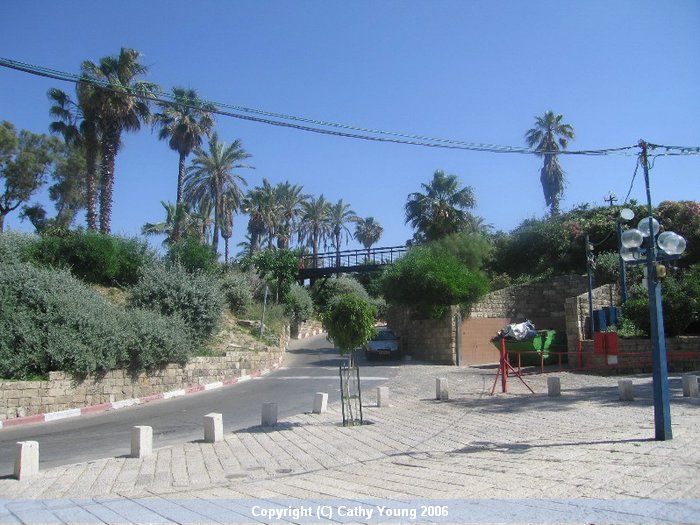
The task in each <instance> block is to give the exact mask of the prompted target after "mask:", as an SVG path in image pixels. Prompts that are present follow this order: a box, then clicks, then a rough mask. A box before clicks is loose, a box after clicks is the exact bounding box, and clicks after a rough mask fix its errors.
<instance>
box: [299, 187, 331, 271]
mask: <svg viewBox="0 0 700 525" xmlns="http://www.w3.org/2000/svg"><path fill="white" fill-rule="evenodd" d="M330 208H331V205H330V203H329V202H328V201H327V200H326V199H325V197H324V196H323V195H321V196H320V197H317V198H316V197H311V198H309V199H308V200H306V201H305V202H303V203H302V205H301V210H302V211H301V228H300V230H299V240H300V242H303V241H306V244H307V245H308V246H309V247H311V250H312V254H313V267H314V268H318V251H319V246H320V245H321V242H323V241H324V240H325V239H326V238H327V237H328V235H329V233H330V231H329V228H328V225H329V222H328V216H329V214H330Z"/></svg>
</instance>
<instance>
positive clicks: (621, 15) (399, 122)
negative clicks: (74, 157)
mask: <svg viewBox="0 0 700 525" xmlns="http://www.w3.org/2000/svg"><path fill="white" fill-rule="evenodd" d="M0 12H1V13H2V19H3V31H2V32H0V57H3V58H9V59H13V60H17V61H21V62H27V63H31V64H36V65H39V66H45V67H50V68H53V69H57V70H61V71H67V72H71V73H77V72H78V71H79V67H80V63H81V62H82V61H83V60H86V59H90V60H94V61H97V60H98V59H99V58H100V57H103V56H105V55H110V54H116V53H118V52H119V48H120V47H122V46H124V47H132V48H135V49H137V50H139V51H140V52H141V53H143V58H142V60H143V62H144V63H145V64H147V65H148V66H149V68H150V70H149V75H148V77H147V78H148V80H150V81H153V82H157V83H158V84H160V86H161V87H162V88H163V89H164V90H167V91H169V90H170V88H171V87H172V86H175V85H177V86H184V87H192V88H195V89H196V90H197V91H198V93H199V94H200V96H202V97H203V98H206V99H208V100H212V101H217V102H223V103H228V104H235V105H240V106H247V107H253V108H258V109H264V110H268V111H274V112H279V113H285V114H291V115H298V116H303V117H309V118H314V119H319V120H325V121H332V122H339V123H343V124H350V125H355V126H360V127H365V128H373V129H380V130H387V131H395V132H401V133H407V134H415V135H426V136H433V137H444V138H449V139H455V140H463V141H468V142H477V143H489V144H499V145H512V146H524V138H523V137H524V134H525V132H526V131H527V129H528V128H530V127H531V126H532V125H533V123H534V118H535V116H539V115H542V114H543V113H544V112H545V111H547V110H553V111H555V112H557V113H561V114H563V115H564V118H565V121H566V122H568V123H570V124H571V125H573V126H574V128H575V129H576V133H577V138H576V140H575V141H573V142H572V143H571V144H570V149H598V148H608V147H619V146H630V145H634V144H636V143H637V142H638V140H639V139H645V140H647V141H649V142H653V143H657V144H666V145H681V146H700V30H698V28H700V2H697V1H695V0H685V1H683V0H680V1H671V2H669V1H617V2H610V1H596V0H592V1H585V2H583V1H581V2H561V1H552V2H550V1H531V2H523V1H515V0H513V1H467V0H463V1H446V0H435V1H416V0H413V1H412V0H408V1H378V0H374V1H369V0H364V1H363V0H360V1H354V2H340V1H320V0H319V1H284V2H283V1H271V0H255V1H233V0H231V1H224V0H208V1H207V0H205V1H198V2H191V1H182V0H168V1H146V0H138V1H136V0H119V1H113V0H104V1H100V2H94V1H84V0H72V1H69V2H56V1H55V0H51V1H47V0H34V1H26V0H5V1H4V2H3V3H2V6H1V7H0ZM51 87H59V88H61V89H64V90H68V91H70V92H72V90H73V85H72V84H67V83H61V82H59V81H55V80H50V79H44V78H40V77H35V76H30V75H27V74H24V73H20V72H17V71H14V70H10V69H6V68H0V119H1V120H9V121H11V122H13V123H14V124H15V125H16V126H17V127H18V128H23V129H28V130H31V131H33V132H47V130H48V128H47V126H48V124H49V121H50V119H49V116H48V108H49V102H48V99H47V97H46V91H47V90H48V89H49V88H51ZM217 131H218V133H219V137H220V139H221V140H223V141H225V142H231V141H232V140H234V139H237V138H239V139H241V140H242V142H243V146H244V147H245V149H246V150H247V151H248V152H250V153H251V154H252V155H253V157H252V159H250V163H251V164H252V165H254V166H255V167H256V169H255V170H254V171H253V170H250V171H245V172H241V174H242V175H244V176H245V177H246V178H247V180H248V182H249V187H253V186H255V185H258V184H260V183H261V181H262V178H263V177H266V178H267V179H268V180H270V181H271V182H272V183H273V184H274V183H277V182H283V181H285V180H289V181H290V182H292V183H295V184H301V185H303V187H304V189H305V191H306V192H308V193H313V194H315V195H319V194H321V193H322V194H324V196H325V197H326V198H327V199H329V200H331V201H333V202H336V201H338V200H339V199H341V198H342V199H343V200H344V201H345V202H349V203H350V204H351V205H352V207H353V209H354V210H355V212H356V213H357V214H358V215H360V216H363V217H367V216H374V217H375V218H376V219H377V220H378V221H379V222H380V223H381V224H382V225H383V226H384V230H385V233H384V236H383V238H382V239H381V240H380V242H379V244H380V245H386V246H388V245H397V244H403V243H404V242H405V241H406V240H407V239H409V238H410V237H411V235H412V231H411V229H410V228H409V227H408V226H406V225H405V224H404V214H403V206H404V204H405V202H406V197H407V195H408V194H409V193H411V192H414V191H419V190H420V184H421V183H424V182H428V181H429V180H430V179H431V177H432V174H433V172H434V171H435V170H437V169H442V170H444V171H445V172H447V173H453V174H456V175H458V176H459V178H460V180H461V182H462V184H464V185H469V186H472V188H473V189H474V192H475V195H476V199H477V207H476V209H475V213H476V214H477V215H480V216H482V217H483V218H484V219H485V221H486V222H487V223H491V224H493V226H494V227H495V228H496V229H501V230H505V231H508V230H511V229H512V228H514V227H515V226H517V225H518V224H519V223H520V222H521V221H523V220H524V219H527V218H531V217H543V216H544V214H545V213H546V208H545V202H544V197H543V194H542V188H541V186H540V182H539V168H540V164H541V160H540V159H538V158H536V157H534V156H529V155H509V154H493V153H481V152H469V151H451V150H444V149H435V148H421V147H415V146H407V145H396V144H381V143H374V142H366V141H359V140H353V139H344V138H337V137H330V136H322V135H317V134H310V133H304V132H300V131H295V130H290V129H284V128H278V127H272V126H266V125H263V124H257V123H250V122H245V121H241V120H237V119H231V118H226V117H219V118H218V120H217ZM123 142H124V146H123V149H122V151H121V152H120V153H119V156H118V158H117V166H116V181H115V194H114V212H113V223H112V224H113V231H114V232H115V233H121V234H126V235H136V234H138V233H139V231H140V228H141V226H142V225H143V224H144V223H146V222H157V221H160V220H162V219H163V212H162V208H161V205H160V201H161V200H170V201H174V200H175V188H176V186H175V185H176V174H177V155H176V153H175V152H173V151H171V150H170V149H169V148H168V146H167V144H166V143H165V142H162V141H158V139H157V134H155V133H153V132H151V130H150V128H144V129H143V130H142V131H141V132H139V133H137V134H129V135H125V136H123ZM561 164H562V166H563V167H564V169H565V170H566V172H567V181H568V184H567V187H566V192H565V196H564V199H563V201H562V209H563V210H567V209H570V208H571V207H572V206H574V205H576V204H580V203H590V204H592V205H600V204H603V197H604V196H605V194H606V193H607V192H608V191H613V192H615V193H616V194H617V195H618V197H620V198H621V199H622V198H624V196H625V195H626V194H627V192H628V190H629V188H630V183H631V180H632V174H633V173H634V168H635V158H634V157H623V156H604V157H578V156H569V157H563V158H562V159H561ZM699 176H700V156H690V157H662V158H659V159H658V160H657V161H656V163H655V165H654V169H653V170H652V172H651V179H652V195H653V198H654V203H655V204H656V203H658V202H660V201H662V200H665V199H673V200H681V199H692V200H699V197H700V192H699V191H698V187H699V185H698V180H700V179H699ZM631 197H632V198H636V199H638V200H642V201H643V200H644V199H645V194H644V187H643V184H642V178H641V177H637V179H636V181H635V184H634V187H633V188H632V192H631ZM35 200H39V201H42V200H46V197H45V195H42V194H41V193H40V194H37V197H36V199H35ZM81 220H82V217H81ZM6 224H7V226H9V227H10V228H12V229H15V230H26V231H30V230H31V229H32V228H31V225H30V224H29V223H22V222H20V220H19V218H18V217H17V214H16V213H14V214H12V215H10V216H9V217H8V220H7V222H6ZM246 224H247V218H246V217H245V216H238V217H237V218H236V219H235V222H234V238H233V241H234V244H235V243H236V242H238V241H240V240H242V238H243V236H244V234H245V227H246ZM158 243H159V241H154V244H158ZM348 247H349V248H354V247H358V245H357V243H355V242H354V241H352V240H351V242H350V244H349V245H348Z"/></svg>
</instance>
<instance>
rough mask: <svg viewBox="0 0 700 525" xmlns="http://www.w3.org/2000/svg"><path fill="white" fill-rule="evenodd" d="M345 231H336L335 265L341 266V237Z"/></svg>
mask: <svg viewBox="0 0 700 525" xmlns="http://www.w3.org/2000/svg"><path fill="white" fill-rule="evenodd" d="M342 234H343V232H335V233H334V236H335V267H336V268H340V237H341V236H342Z"/></svg>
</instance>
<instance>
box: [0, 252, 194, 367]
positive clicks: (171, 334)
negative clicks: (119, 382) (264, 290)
mask: <svg viewBox="0 0 700 525" xmlns="http://www.w3.org/2000/svg"><path fill="white" fill-rule="evenodd" d="M190 341H191V339H190V336H189V332H188V330H187V328H186V326H185V325H184V323H183V322H182V321H179V320H177V319H174V318H163V317H160V316H158V315H156V314H155V313H152V312H151V313H143V312H129V311H125V310H124V309H122V308H120V307H118V306H115V305H113V304H110V303H108V302H107V301H106V300H105V299H104V298H103V297H102V296H101V295H99V294H98V293H97V292H96V291H94V290H93V289H91V288H90V287H88V285H86V284H85V283H84V282H82V281H80V280H79V279H77V278H75V277H74V276H72V275H71V274H70V273H69V272H68V271H67V270H53V269H46V268H37V267H34V266H32V265H30V264H27V263H13V264H2V265H0V377H3V378H7V379H25V378H30V377H33V376H37V375H45V374H47V373H48V372H50V371H56V370H61V371H64V372H67V373H69V374H72V375H74V376H78V377H80V376H85V375H87V374H91V373H98V374H99V373H104V372H107V371H109V370H112V369H114V368H121V367H128V368H131V369H132V370H141V369H143V368H149V367H153V366H160V365H163V364H166V363H168V362H170V361H171V360H174V361H177V362H181V361H182V360H183V359H186V356H187V355H188V353H189V351H190V347H191V344H190Z"/></svg>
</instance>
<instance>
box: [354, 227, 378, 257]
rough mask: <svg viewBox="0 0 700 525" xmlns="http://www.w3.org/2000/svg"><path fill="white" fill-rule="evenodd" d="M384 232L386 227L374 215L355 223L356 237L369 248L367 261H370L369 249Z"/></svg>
mask: <svg viewBox="0 0 700 525" xmlns="http://www.w3.org/2000/svg"><path fill="white" fill-rule="evenodd" d="M382 233H384V228H382V225H381V224H379V223H378V222H377V221H376V220H375V218H374V217H366V218H364V219H359V220H358V221H357V224H356V225H355V239H356V240H358V241H360V242H361V243H362V246H364V247H365V248H366V249H367V261H369V250H370V248H371V247H372V245H373V244H374V243H376V242H377V241H378V240H379V239H380V238H381V236H382Z"/></svg>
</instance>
